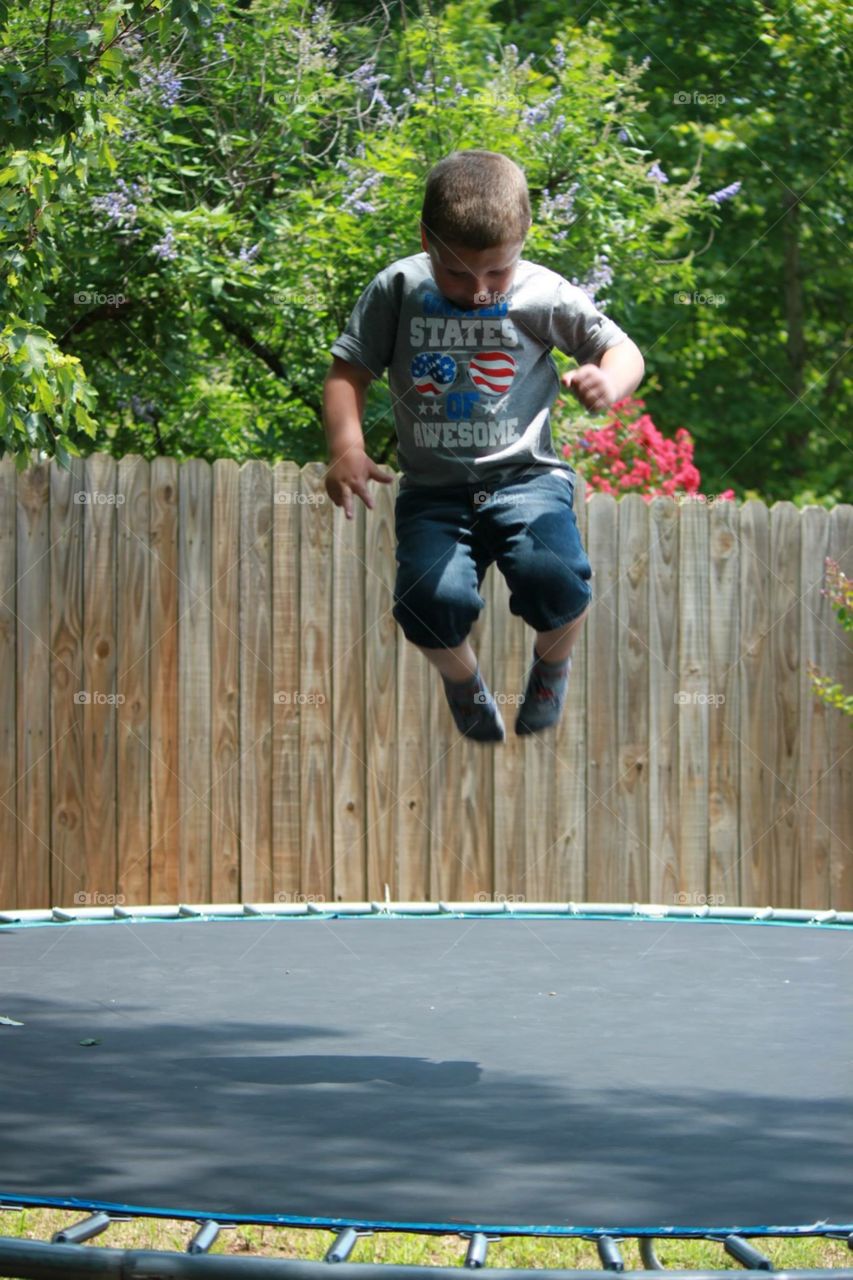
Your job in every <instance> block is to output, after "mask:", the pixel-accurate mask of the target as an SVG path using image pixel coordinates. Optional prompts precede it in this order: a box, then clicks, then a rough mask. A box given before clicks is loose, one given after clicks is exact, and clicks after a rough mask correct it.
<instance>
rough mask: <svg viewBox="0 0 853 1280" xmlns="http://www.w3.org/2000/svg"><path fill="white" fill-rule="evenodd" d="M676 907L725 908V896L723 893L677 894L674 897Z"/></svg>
mask: <svg viewBox="0 0 853 1280" xmlns="http://www.w3.org/2000/svg"><path fill="white" fill-rule="evenodd" d="M672 901H673V905H674V906H676V907H724V906H725V905H726V899H725V896H724V895H723V894H722V893H676V894H674V895H673V899H672Z"/></svg>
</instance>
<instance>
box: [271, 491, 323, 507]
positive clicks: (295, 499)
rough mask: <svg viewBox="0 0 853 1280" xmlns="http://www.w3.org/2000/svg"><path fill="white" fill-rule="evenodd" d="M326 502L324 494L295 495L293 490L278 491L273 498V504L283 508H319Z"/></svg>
mask: <svg viewBox="0 0 853 1280" xmlns="http://www.w3.org/2000/svg"><path fill="white" fill-rule="evenodd" d="M326 501H327V498H326V495H325V493H297V492H296V490H295V489H279V491H278V493H276V494H275V495H274V497H273V502H274V503H277V504H278V505H279V506H283V507H290V506H294V507H319V505H320V503H321V502H326Z"/></svg>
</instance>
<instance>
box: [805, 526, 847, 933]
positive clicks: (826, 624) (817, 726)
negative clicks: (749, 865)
mask: <svg viewBox="0 0 853 1280" xmlns="http://www.w3.org/2000/svg"><path fill="white" fill-rule="evenodd" d="M801 519H802V522H803V529H802V539H801V547H800V591H801V609H800V657H801V668H800V673H799V676H800V678H799V693H800V704H799V737H800V766H799V781H798V791H799V797H800V800H799V806H798V815H797V816H798V820H799V823H800V824H801V836H800V860H799V885H798V889H797V900H798V902H808V903H809V904H810V905H812V906H814V907H815V908H822V909H825V908H827V907H829V905H830V901H831V900H832V884H831V880H830V858H831V852H830V843H831V836H832V815H831V812H830V794H831V786H827V785H823V780H824V778H826V776H827V774H828V773H829V771H830V770H831V768H832V742H831V738H832V731H831V725H830V721H831V720H832V717H833V715H835V714H837V713H836V712H833V711H832V709H831V708H830V707H827V706H826V704H825V703H823V702H821V701H820V699H818V698H816V697H815V695H814V692H813V690H812V685H811V681H810V680H809V675H808V670H809V664H813V665H814V666H816V667H817V668H818V669H819V670H821V671H826V670H827V658H828V655H829V652H830V649H831V647H832V646H833V641H834V636H833V634H832V626H833V623H832V619H831V616H830V610H829V606H828V602H827V601H826V598H825V597H824V596H823V595H821V592H822V590H823V586H824V570H825V564H824V562H825V560H826V557H827V555H828V554H829V534H830V522H829V512H828V511H826V510H825V509H824V508H823V507H806V509H805V510H804V511H803V513H802V516H801Z"/></svg>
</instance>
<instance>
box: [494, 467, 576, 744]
mask: <svg viewBox="0 0 853 1280" xmlns="http://www.w3.org/2000/svg"><path fill="white" fill-rule="evenodd" d="M573 498H574V485H573V484H570V483H567V481H566V479H565V478H564V477H563V476H559V475H557V476H555V475H551V474H544V475H542V474H540V475H536V476H533V477H529V478H527V479H525V480H523V481H521V482H519V483H518V484H515V483H511V484H508V485H506V486H502V492H501V495H500V501H495V502H494V503H493V504H489V505H487V507H486V508H485V512H486V514H488V516H489V517H490V518H491V520H492V524H493V529H494V536H495V539H496V541H498V542H499V543H500V552H499V554H498V557H497V559H498V565H499V567H500V569H501V572H502V573H503V574H504V577H505V578H506V580H507V583H508V585H509V588H510V610H511V611H512V612H513V613H515V614H519V615H520V616H521V617H523V618H524V620H525V622H527V624H528V625H529V626H531V627H532V628H533V630H534V631H535V632H536V640H535V643H534V645H533V660H532V662H531V666H530V669H529V671H528V675H527V684H526V688H525V691H524V697H523V699H522V704H521V707H520V709H519V713H518V716H517V718H516V722H515V731H516V733H518V734H530V733H538V732H539V731H540V730H542V729H547V728H549V727H551V726H553V725H556V724H557V722H558V721H559V719H560V716H561V714H562V711H563V706H564V703H565V699H566V692H567V688H568V683H569V671H570V669H571V652H572V648H573V647H574V644H575V643H576V641H577V638H578V636H579V634H580V630H581V627H582V626H583V622H584V619H585V617H586V614H587V612H588V610H589V602H590V599H591V591H590V588H589V585H588V583H589V579H590V577H591V575H592V570H591V567H590V564H589V560H588V558H587V555H586V552H585V551H584V549H583V546H582V544H581V541H580V537H579V535H578V529H577V521H576V519H575V516H574V512H573V510H572V506H573ZM563 618H568V619H569V620H568V621H567V622H563V621H561V619H563ZM551 619H553V620H555V621H558V622H559V625H557V626H554V624H553V622H552V621H551Z"/></svg>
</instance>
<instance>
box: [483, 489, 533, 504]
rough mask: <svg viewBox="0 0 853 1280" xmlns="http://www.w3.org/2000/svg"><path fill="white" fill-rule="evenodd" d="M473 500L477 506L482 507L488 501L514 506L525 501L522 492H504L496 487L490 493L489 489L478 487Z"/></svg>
mask: <svg viewBox="0 0 853 1280" xmlns="http://www.w3.org/2000/svg"><path fill="white" fill-rule="evenodd" d="M471 501H472V502H473V503H474V506H475V507H482V506H483V504H484V503H486V502H489V501H491V502H494V503H496V504H497V505H498V506H502V507H512V506H515V505H516V504H517V503H523V502H524V495H523V494H521V493H502V492H501V490H500V489H496V490H495V491H494V493H490V492H489V490H488V489H478V490H477V492H476V493H475V494H474V496H473V498H472V499H471Z"/></svg>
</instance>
